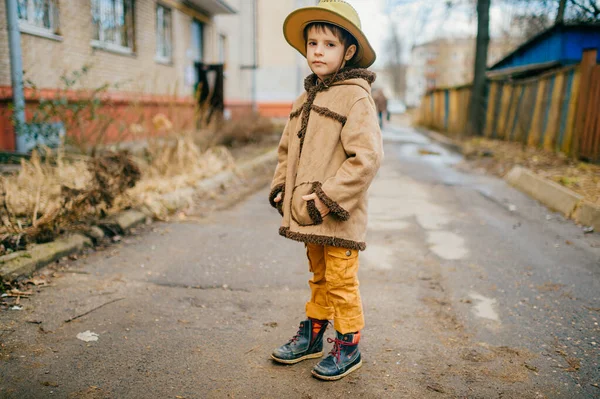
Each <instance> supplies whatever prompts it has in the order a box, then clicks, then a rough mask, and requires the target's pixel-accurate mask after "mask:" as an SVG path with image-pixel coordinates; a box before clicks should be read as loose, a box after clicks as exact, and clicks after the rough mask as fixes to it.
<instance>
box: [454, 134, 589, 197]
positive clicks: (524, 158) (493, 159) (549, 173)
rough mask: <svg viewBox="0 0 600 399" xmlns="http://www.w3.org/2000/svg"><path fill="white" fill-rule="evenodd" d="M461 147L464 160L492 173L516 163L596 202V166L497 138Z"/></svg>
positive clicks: (479, 139) (506, 171)
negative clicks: (468, 160)
mask: <svg viewBox="0 0 600 399" xmlns="http://www.w3.org/2000/svg"><path fill="white" fill-rule="evenodd" d="M463 149H464V153H465V156H466V157H467V159H470V160H472V161H473V162H474V163H475V165H476V166H478V167H483V168H485V169H486V170H487V171H489V172H491V173H493V174H496V175H498V176H504V175H505V174H506V173H508V172H509V171H510V169H511V168H512V167H513V166H516V165H520V166H523V167H526V168H528V169H531V170H532V171H534V172H535V173H537V174H538V175H540V176H542V177H546V178H548V179H551V180H553V181H555V182H557V183H559V184H561V185H563V186H565V187H568V188H569V189H571V190H573V191H575V192H577V193H578V194H581V195H583V196H584V197H585V198H586V199H587V200H588V201H590V202H592V203H595V204H598V205H600V165H593V164H589V163H584V162H579V161H577V160H575V159H573V158H569V157H567V156H566V155H564V154H562V153H556V152H551V151H545V150H541V149H538V148H532V147H526V146H523V145H522V144H521V143H514V142H507V141H500V140H489V139H482V138H476V139H471V140H469V141H467V142H465V143H463Z"/></svg>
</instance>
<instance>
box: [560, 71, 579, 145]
mask: <svg viewBox="0 0 600 399" xmlns="http://www.w3.org/2000/svg"><path fill="white" fill-rule="evenodd" d="M580 77H581V72H580V70H579V68H578V69H577V70H575V75H574V76H573V84H572V86H571V97H570V98H571V103H570V104H569V113H568V114H567V126H566V129H565V138H564V139H563V145H562V148H561V150H562V152H564V153H565V154H571V155H572V154H573V132H574V130H575V117H576V116H577V99H578V97H579V83H580V80H581V79H580Z"/></svg>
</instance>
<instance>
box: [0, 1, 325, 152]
mask: <svg viewBox="0 0 600 399" xmlns="http://www.w3.org/2000/svg"><path fill="white" fill-rule="evenodd" d="M14 1H16V2H17V4H18V6H19V22H20V32H21V47H22V53H23V56H22V61H23V69H24V71H25V79H29V80H31V81H32V82H34V83H35V84H36V86H37V87H39V88H41V89H42V90H40V91H39V92H37V93H33V92H31V91H30V90H26V93H25V94H26V100H27V107H28V109H30V110H31V109H32V108H33V107H35V106H36V104H37V103H38V101H39V99H40V97H44V96H46V97H50V96H52V95H53V94H54V93H55V92H56V91H57V89H58V88H60V87H61V86H62V84H61V81H60V76H61V75H62V74H64V73H69V72H73V71H76V70H80V69H81V68H82V67H83V66H84V65H90V66H91V68H90V70H89V72H88V73H87V75H86V77H85V79H83V81H82V84H81V87H82V88H94V87H98V86H99V85H101V84H104V83H107V84H111V85H114V84H117V83H118V87H112V86H111V88H110V89H109V93H108V95H107V98H106V100H107V102H109V103H110V104H111V112H112V113H114V115H115V117H116V118H118V119H119V120H121V121H122V122H124V123H123V124H122V125H123V126H126V127H128V126H130V125H131V124H132V123H135V124H136V126H137V127H138V129H136V130H137V133H136V134H137V136H136V134H133V133H131V134H128V135H123V134H121V133H122V132H118V131H116V129H113V130H114V131H111V132H110V134H108V139H109V140H113V141H114V140H123V139H135V138H137V137H138V136H144V135H147V134H149V133H148V132H149V131H150V130H151V129H150V128H148V129H146V132H144V129H143V127H144V126H142V127H141V128H140V126H139V125H140V124H139V123H138V122H139V121H140V120H143V121H145V122H144V123H146V124H150V121H151V120H152V117H153V116H154V115H156V114H158V113H164V114H166V115H167V116H168V117H169V119H171V120H172V121H173V123H174V125H175V127H176V128H182V129H185V128H188V127H191V126H193V124H194V123H195V116H194V115H195V101H194V97H193V94H194V89H195V85H196V81H197V76H196V71H195V68H194V63H195V62H203V63H205V64H224V66H225V106H226V110H227V112H226V113H227V114H228V115H232V116H233V117H236V116H239V115H243V114H244V113H246V112H249V111H250V110H252V107H253V105H254V106H255V107H256V109H257V110H258V111H259V112H260V113H261V114H264V115H266V116H275V117H284V116H287V114H288V113H289V111H290V109H291V103H292V101H293V100H294V99H295V98H296V96H297V95H298V94H299V93H300V92H301V91H302V90H303V87H302V82H303V79H304V77H305V76H306V75H307V74H308V73H309V72H310V71H309V70H308V67H307V66H306V61H305V60H304V59H303V58H302V57H301V56H300V55H299V54H297V53H296V51H295V50H293V49H292V48H291V47H290V46H289V45H288V44H287V43H286V42H285V39H284V38H283V35H282V33H281V26H282V24H283V20H284V19H285V17H286V16H287V15H288V13H289V12H291V11H292V10H293V9H295V8H298V7H302V6H307V5H312V4H316V3H318V1H317V0H278V6H277V7H273V3H272V1H271V0H187V1H185V0H43V1H39V0H37V1H34V0H14ZM5 21H6V10H5V2H4V1H0V150H3V149H4V150H12V149H14V148H15V136H14V132H13V128H12V126H11V123H10V111H9V104H10V103H12V94H11V93H12V89H11V81H10V65H9V51H8V38H7V30H6V24H5ZM132 108H134V109H135V111H134V112H132ZM30 113H31V111H30ZM144 123H142V125H143V124H144ZM67 133H68V134H70V132H67Z"/></svg>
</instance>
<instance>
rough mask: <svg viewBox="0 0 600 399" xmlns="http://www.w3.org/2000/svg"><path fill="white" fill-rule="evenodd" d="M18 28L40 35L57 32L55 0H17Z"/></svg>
mask: <svg viewBox="0 0 600 399" xmlns="http://www.w3.org/2000/svg"><path fill="white" fill-rule="evenodd" d="M17 11H18V14H19V28H20V30H21V31H23V32H26V33H31V34H34V35H40V36H50V37H52V36H55V35H57V34H58V5H57V1H56V0H18V1H17Z"/></svg>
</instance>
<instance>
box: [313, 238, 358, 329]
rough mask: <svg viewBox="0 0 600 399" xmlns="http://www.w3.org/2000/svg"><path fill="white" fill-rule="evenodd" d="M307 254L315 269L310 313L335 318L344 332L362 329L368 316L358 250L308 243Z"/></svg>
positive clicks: (323, 317) (323, 318) (334, 323)
mask: <svg viewBox="0 0 600 399" xmlns="http://www.w3.org/2000/svg"><path fill="white" fill-rule="evenodd" d="M306 255H307V256H308V262H309V266H310V271H311V272H312V273H313V278H312V279H311V280H309V281H308V285H309V286H310V289H311V296H310V301H309V302H307V303H306V316H308V317H310V318H313V319H318V320H331V319H333V326H334V327H335V329H336V331H338V332H339V333H341V334H347V333H352V332H356V331H359V330H362V328H363V327H364V325H365V319H364V316H363V310H362V302H361V300H360V293H359V292H358V276H357V275H358V251H357V250H354V249H346V248H339V247H330V246H323V245H315V244H306Z"/></svg>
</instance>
